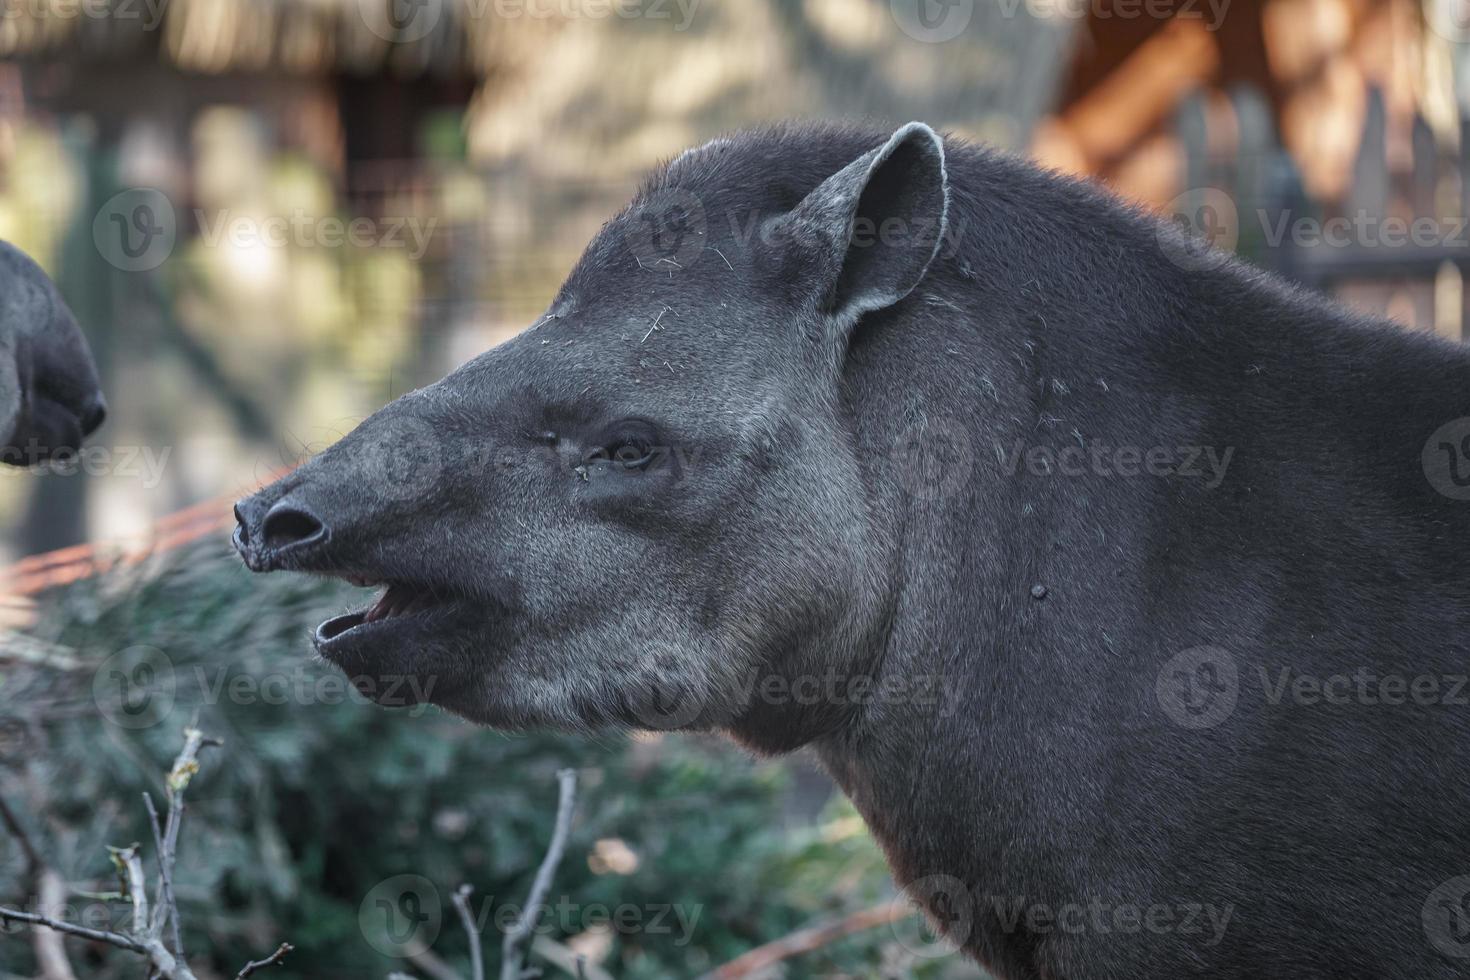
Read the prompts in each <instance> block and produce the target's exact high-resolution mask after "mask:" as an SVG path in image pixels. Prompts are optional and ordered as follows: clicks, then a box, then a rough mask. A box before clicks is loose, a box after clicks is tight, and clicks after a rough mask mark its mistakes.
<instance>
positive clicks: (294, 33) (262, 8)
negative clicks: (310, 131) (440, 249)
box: [0, 0, 530, 75]
mask: <svg viewBox="0 0 1470 980" xmlns="http://www.w3.org/2000/svg"><path fill="white" fill-rule="evenodd" d="M494 9H495V7H494V5H493V4H489V3H486V2H485V0H407V2H405V0H24V2H19V3H10V4H6V5H5V10H4V12H3V15H0V57H46V56H57V55H65V56H66V57H68V58H69V59H73V60H75V59H78V58H81V59H87V58H93V59H101V60H108V61H118V60H130V59H137V58H153V57H158V58H161V59H164V60H166V61H168V62H171V63H173V64H175V65H177V66H178V67H180V68H183V69H185V70H187V71H198V72H209V73H223V72H231V71H260V70H275V71H286V72H302V73H310V72H325V71H346V72H354V73H376V72H384V71H386V72H391V73H394V74H401V75H418V74H436V75H437V74H442V75H455V74H471V75H482V74H484V73H485V72H486V71H487V70H488V69H489V67H490V66H492V65H494V64H496V63H497V62H498V60H499V58H498V55H499V52H498V51H497V50H496V49H497V47H498V46H501V45H503V40H502V38H503V35H504V33H505V32H504V31H503V28H504V27H505V26H506V23H505V20H504V18H497V17H495V16H493V14H492V13H491V12H492V11H494ZM523 19H524V20H529V18H523ZM517 26H518V28H523V27H525V26H530V25H517ZM511 33H518V32H511ZM522 36H523V35H522Z"/></svg>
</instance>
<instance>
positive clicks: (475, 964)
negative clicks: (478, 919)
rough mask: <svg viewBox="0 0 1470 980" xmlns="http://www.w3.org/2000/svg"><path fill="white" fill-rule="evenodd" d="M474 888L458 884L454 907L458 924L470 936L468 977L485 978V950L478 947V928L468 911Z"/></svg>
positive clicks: (482, 979) (473, 979)
mask: <svg viewBox="0 0 1470 980" xmlns="http://www.w3.org/2000/svg"><path fill="white" fill-rule="evenodd" d="M473 892H474V889H473V888H471V887H470V886H469V885H460V886H459V888H458V889H457V890H456V891H455V893H454V907H455V909H456V910H457V911H458V912H459V921H460V924H461V925H463V926H464V931H465V933H466V934H467V935H468V936H469V938H470V977H471V978H472V980H485V951H484V950H483V949H481V948H480V929H479V927H478V926H476V925H475V915H474V913H473V912H471V911H470V895H471V894H472V893H473Z"/></svg>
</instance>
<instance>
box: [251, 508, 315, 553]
mask: <svg viewBox="0 0 1470 980" xmlns="http://www.w3.org/2000/svg"><path fill="white" fill-rule="evenodd" d="M326 530H327V529H326V527H324V526H323V525H322V522H321V521H319V520H317V519H316V518H315V517H313V516H312V515H311V514H309V513H307V512H306V511H304V510H301V509H300V508H299V507H295V506H292V505H288V504H276V506H274V507H272V508H271V510H270V513H269V514H266V515H265V523H264V524H263V525H261V535H262V537H263V538H264V539H265V546H266V547H267V548H284V547H286V546H287V545H293V544H301V543H303V542H306V541H311V540H312V539H314V538H319V537H322V536H323V535H325V534H326Z"/></svg>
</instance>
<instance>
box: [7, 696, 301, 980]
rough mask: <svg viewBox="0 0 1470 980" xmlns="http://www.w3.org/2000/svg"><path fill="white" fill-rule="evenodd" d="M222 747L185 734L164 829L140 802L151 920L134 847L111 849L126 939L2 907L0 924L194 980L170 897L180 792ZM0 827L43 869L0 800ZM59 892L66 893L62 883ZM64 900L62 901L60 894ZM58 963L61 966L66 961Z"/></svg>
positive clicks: (275, 957) (258, 964) (192, 732)
mask: <svg viewBox="0 0 1470 980" xmlns="http://www.w3.org/2000/svg"><path fill="white" fill-rule="evenodd" d="M220 744H221V743H220V741H219V740H218V739H214V738H210V737H209V736H207V735H205V734H204V733H203V732H202V731H200V730H199V729H198V728H196V727H195V726H193V725H190V726H189V727H188V728H186V729H184V747H183V749H182V750H181V751H180V752H179V754H178V756H177V757H176V758H175V759H174V764H173V767H172V768H171V769H170V770H169V773H168V779H167V786H168V817H167V820H166V823H165V824H164V825H163V826H162V827H160V826H159V820H158V810H157V809H156V808H155V807H154V806H153V798H152V797H151V796H149V795H148V794H147V793H144V794H143V802H144V805H145V806H146V807H147V809H148V820H149V825H150V827H151V829H152V832H153V843H154V847H155V848H156V849H157V851H158V854H157V857H158V887H157V891H156V893H155V894H156V898H155V902H154V906H153V911H152V914H151V915H150V914H149V908H148V878H147V874H146V873H145V872H144V871H143V859H142V857H141V855H140V854H139V846H138V845H137V844H132V845H130V846H128V847H124V848H110V849H109V850H110V851H111V854H112V859H113V862H114V863H115V864H116V865H117V868H118V872H119V874H120V876H121V878H122V882H123V888H124V891H125V893H126V895H127V898H128V901H129V902H130V903H131V904H132V909H133V915H132V925H131V927H130V928H129V930H128V931H127V932H126V933H117V932H109V931H107V930H102V929H88V928H86V927H84V926H77V925H72V924H71V923H69V922H64V921H61V920H59V919H55V918H53V917H51V916H50V915H46V914H41V913H33V912H22V911H21V910H19V909H12V908H5V907H3V906H0V922H20V923H26V924H28V925H32V926H40V927H42V928H43V929H46V930H50V931H51V932H52V933H56V934H64V935H68V936H78V937H80V938H83V939H90V940H93V941H94V942H102V943H107V944H109V945H111V946H115V947H117V948H118V949H123V950H127V951H128V952H130V953H136V954H138V955H140V956H142V957H144V958H145V959H146V960H147V961H148V967H149V973H148V975H149V976H150V977H155V978H157V980H197V978H196V977H195V975H194V973H193V971H192V970H190V968H189V965H188V963H187V962H186V960H185V958H184V953H183V948H182V943H181V942H180V938H179V910H178V905H177V903H176V901H175V897H174V891H173V869H174V860H175V858H176V856H177V854H178V845H179V825H180V823H181V822H182V820H183V816H184V791H185V790H186V789H187V788H188V786H189V781H190V780H191V779H192V778H193V776H194V774H195V773H196V772H198V771H199V751H200V749H203V748H205V747H207V746H214V745H220ZM0 821H3V822H4V823H5V825H6V827H7V828H8V829H9V830H10V833H11V834H12V835H13V836H14V837H15V838H16V839H17V840H19V841H20V842H21V848H22V850H23V851H24V853H25V854H26V856H27V859H28V860H29V861H31V863H32V866H33V867H40V868H44V864H43V863H42V862H41V859H40V856H39V854H38V853H37V851H36V849H35V847H34V845H33V844H31V842H30V841H29V839H28V838H27V837H26V835H25V833H24V832H23V830H22V828H21V825H20V823H19V821H17V820H16V819H15V814H14V813H12V812H11V810H10V808H9V807H8V806H7V805H5V803H4V801H3V800H0ZM43 880H44V879H43ZM58 880H59V879H58ZM62 887H63V888H64V883H63V885H62ZM51 890H52V892H54V891H55V883H52V888H51ZM42 891H43V894H42V900H43V908H46V907H47V905H46V902H47V901H48V899H47V895H46V894H45V892H46V889H44V888H43V889H42ZM62 897H63V898H64V892H63V894H62ZM165 928H167V929H168V930H169V932H170V936H169V938H170V944H169V945H167V946H166V945H165V944H164V941H163V935H164V930H165ZM38 949H39V941H38ZM291 949H292V947H291V945H290V944H289V943H282V944H281V945H280V946H279V947H278V948H277V949H276V951H275V952H274V953H272V954H271V955H270V956H268V957H266V958H265V959H263V960H257V961H253V962H251V963H247V964H246V965H245V967H244V968H243V969H242V970H241V971H240V972H239V973H238V974H237V975H236V977H237V980H239V978H242V977H249V976H250V975H251V974H253V973H255V972H256V971H257V970H260V969H263V968H264V967H267V966H274V965H276V964H278V963H280V962H281V960H282V959H283V958H284V957H285V956H286V954H287V953H289V952H291ZM38 955H39V952H38ZM43 963H44V961H43ZM62 963H63V964H64V963H65V960H64V959H63V960H62ZM66 969H67V971H68V973H60V972H54V973H48V974H46V975H45V976H46V977H47V980H62V978H65V977H68V975H69V970H70V967H66Z"/></svg>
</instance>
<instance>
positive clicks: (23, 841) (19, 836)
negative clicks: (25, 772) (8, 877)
mask: <svg viewBox="0 0 1470 980" xmlns="http://www.w3.org/2000/svg"><path fill="white" fill-rule="evenodd" d="M0 822H4V824H5V827H6V829H7V830H8V831H9V832H10V836H11V837H14V838H15V840H16V843H17V844H19V845H20V850H21V853H22V854H24V855H25V858H26V866H27V870H28V871H29V873H30V875H31V878H32V879H33V880H34V881H35V883H36V897H37V898H38V899H39V905H40V910H41V914H42V915H51V914H52V913H53V912H55V911H57V910H59V909H60V908H61V907H62V906H63V905H65V904H66V896H67V887H66V882H65V881H64V880H63V879H62V877H61V875H59V874H57V873H56V872H55V871H54V870H52V869H51V867H50V866H48V865H47V864H46V862H45V861H43V860H42V859H41V854H40V852H39V851H38V850H37V849H36V845H35V842H34V841H32V840H31V838H30V835H29V834H27V833H26V831H25V828H24V827H23V826H22V825H21V822H20V820H19V818H17V817H16V815H15V811H14V810H12V809H11V807H10V804H9V803H7V802H6V801H5V799H4V797H0ZM32 945H33V947H34V948H35V951H36V965H37V966H38V967H40V970H41V980H77V975H76V972H75V971H73V970H72V968H71V961H70V960H68V959H67V957H66V944H65V943H63V942H62V938H61V933H59V932H53V931H50V930H45V929H37V930H35V938H34V939H33V940H32Z"/></svg>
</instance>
